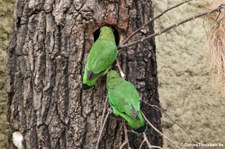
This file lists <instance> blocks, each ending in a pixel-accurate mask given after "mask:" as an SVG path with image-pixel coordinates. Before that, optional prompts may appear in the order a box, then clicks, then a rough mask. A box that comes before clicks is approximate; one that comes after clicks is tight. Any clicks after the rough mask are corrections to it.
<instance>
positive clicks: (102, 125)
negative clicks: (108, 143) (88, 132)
mask: <svg viewBox="0 0 225 149" xmlns="http://www.w3.org/2000/svg"><path fill="white" fill-rule="evenodd" d="M106 108H107V98H106V102H105V105H104V109H105V111H106ZM109 114H110V112H109V111H107V113H106V116H105V118H104V121H103V123H102V120H101V128H100V131H99V135H98V141H97V143H96V146H95V149H98V148H99V143H100V141H101V138H102V133H103V129H104V127H105V124H106V122H107V119H108V117H109ZM104 115H105V114H104V111H103V114H102V119H103V117H104Z"/></svg>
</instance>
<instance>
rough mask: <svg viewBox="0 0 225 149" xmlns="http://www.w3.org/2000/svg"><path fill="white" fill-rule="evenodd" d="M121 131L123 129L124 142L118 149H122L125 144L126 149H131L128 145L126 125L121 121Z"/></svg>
mask: <svg viewBox="0 0 225 149" xmlns="http://www.w3.org/2000/svg"><path fill="white" fill-rule="evenodd" d="M123 129H124V134H125V141H124V142H123V144H122V145H121V146H120V149H123V147H124V146H125V145H126V144H127V148H128V149H131V147H130V144H129V139H128V133H127V127H126V124H125V123H124V121H123Z"/></svg>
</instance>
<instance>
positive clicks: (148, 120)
mask: <svg viewBox="0 0 225 149" xmlns="http://www.w3.org/2000/svg"><path fill="white" fill-rule="evenodd" d="M141 113H142V115H143V117H144V119H145V120H146V122H147V123H148V124H149V125H150V126H151V127H152V128H153V129H154V130H155V131H156V132H158V133H159V134H160V135H161V136H163V137H164V138H166V139H167V140H168V141H169V142H171V143H172V144H173V145H174V146H176V148H178V149H179V147H178V146H177V145H176V144H175V143H174V141H172V140H171V139H170V138H169V137H167V136H166V135H164V134H163V133H162V132H161V131H159V130H158V129H157V128H156V127H155V126H154V125H153V124H152V123H150V122H149V120H148V119H147V118H146V116H145V115H144V113H143V112H141Z"/></svg>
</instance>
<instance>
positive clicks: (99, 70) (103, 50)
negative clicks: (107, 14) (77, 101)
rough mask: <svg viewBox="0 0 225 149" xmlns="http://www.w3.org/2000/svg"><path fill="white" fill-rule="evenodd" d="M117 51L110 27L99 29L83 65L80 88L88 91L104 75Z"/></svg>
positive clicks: (114, 58)
mask: <svg viewBox="0 0 225 149" xmlns="http://www.w3.org/2000/svg"><path fill="white" fill-rule="evenodd" d="M117 53H118V49H117V46H116V42H115V37H114V34H113V31H112V29H111V28H110V27H107V26H103V27H101V29H100V35H99V38H98V39H97V40H96V42H95V43H94V44H93V45H92V47H91V50H90V53H89V54H88V58H87V62H86V65H85V70H84V76H83V82H82V88H83V89H84V90H87V89H90V88H91V87H93V86H94V85H95V83H96V81H97V80H98V79H99V78H100V77H101V76H103V75H105V74H106V73H107V72H108V70H109V68H110V67H111V65H112V64H113V62H114V61H115V60H116V56H117Z"/></svg>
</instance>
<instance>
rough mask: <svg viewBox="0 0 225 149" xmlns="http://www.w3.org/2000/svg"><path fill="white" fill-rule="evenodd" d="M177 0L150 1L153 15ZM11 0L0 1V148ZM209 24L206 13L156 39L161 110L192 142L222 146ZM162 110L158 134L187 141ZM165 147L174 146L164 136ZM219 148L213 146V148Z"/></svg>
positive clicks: (187, 10)
mask: <svg viewBox="0 0 225 149" xmlns="http://www.w3.org/2000/svg"><path fill="white" fill-rule="evenodd" d="M179 2H181V0H179V1H178V0H160V1H159V0H153V7H154V11H155V12H154V13H155V15H157V14H159V13H160V12H163V11H164V10H165V9H167V8H168V7H171V6H173V5H175V4H177V3H179ZM211 2H213V0H201V1H196V0H194V1H193V2H191V3H188V4H184V5H183V6H181V7H179V8H176V9H174V10H172V11H170V12H168V13H167V14H166V15H164V16H163V17H161V18H160V19H157V20H156V21H155V32H157V31H159V30H161V29H163V28H165V27H167V26H168V25H170V24H174V23H176V22H178V21H180V20H182V19H184V18H186V17H189V16H193V15H195V14H198V13H201V12H203V11H206V10H208V9H209V8H210V5H211ZM12 11H13V1H12V0H4V1H3V0H0V20H1V21H0V148H1V149H4V148H7V121H6V112H7V94H6V87H5V84H6V81H5V80H6V77H5V67H6V66H5V64H6V48H7V46H8V40H9V33H10V29H11V26H12V14H13V13H12ZM213 24H214V22H212V21H211V20H209V19H208V18H207V17H204V18H201V19H197V20H194V21H191V22H188V23H186V24H184V25H181V26H180V27H178V28H176V29H174V30H171V31H169V32H167V33H164V34H162V35H160V36H157V37H156V46H157V62H158V79H159V95H160V101H161V105H162V108H163V109H164V110H165V111H166V113H167V114H169V115H170V116H171V118H172V119H173V120H174V121H175V122H176V123H177V124H179V125H180V126H182V128H183V129H185V130H186V131H187V132H188V133H190V135H191V138H192V139H193V140H194V141H195V142H196V143H221V144H224V146H225V118H224V115H225V110H224V107H225V100H224V99H225V95H224V94H218V95H216V90H215V85H214V84H215V82H214V81H213V80H212V79H211V76H210V74H209V69H208V68H209V58H208V55H207V54H206V50H205V49H206V39H207V36H208V34H209V32H210V29H211V28H212V26H213ZM177 124H175V123H174V122H173V121H171V120H169V119H168V118H167V117H166V116H165V114H163V118H162V126H163V132H164V133H165V135H167V136H168V137H170V138H171V139H172V140H174V141H175V142H176V143H178V144H180V145H183V144H185V143H191V139H190V138H189V136H188V135H187V133H186V132H185V131H184V130H182V129H181V128H180V127H178V125H177ZM164 143H165V145H164V148H165V149H167V148H174V147H173V146H172V145H171V144H170V143H169V142H168V141H166V140H164ZM217 148H218V147H217Z"/></svg>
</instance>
